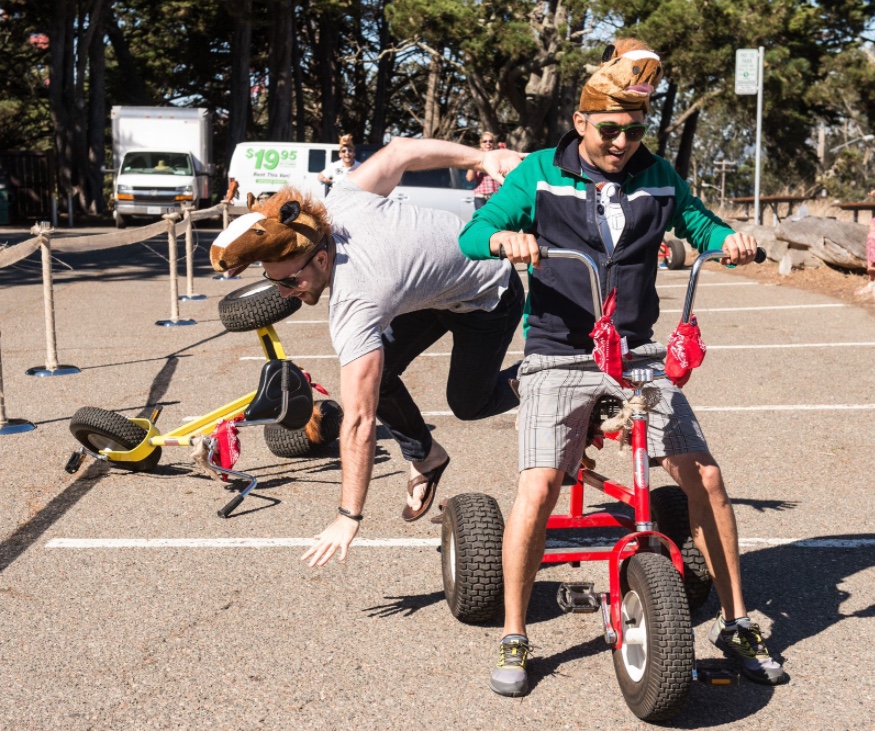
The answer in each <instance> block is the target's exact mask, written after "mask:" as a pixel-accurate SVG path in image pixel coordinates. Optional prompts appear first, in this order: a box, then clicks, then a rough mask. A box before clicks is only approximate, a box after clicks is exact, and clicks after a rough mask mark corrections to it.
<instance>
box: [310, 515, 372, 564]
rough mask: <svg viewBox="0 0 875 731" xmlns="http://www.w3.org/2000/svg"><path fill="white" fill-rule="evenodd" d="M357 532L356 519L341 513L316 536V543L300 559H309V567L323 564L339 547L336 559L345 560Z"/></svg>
mask: <svg viewBox="0 0 875 731" xmlns="http://www.w3.org/2000/svg"><path fill="white" fill-rule="evenodd" d="M358 532H359V524H358V521H357V520H351V519H350V518H347V517H345V516H343V515H338V516H337V517H336V518H335V519H334V520H333V521H332V522H331V525H329V526H328V527H327V528H326V529H325V530H323V531H322V532H321V533H320V534H319V535H318V536H316V545H315V546H313V547H312V548H310V549H309V550H308V551H307V552H306V553H305V554H304V555H303V556H301V561H306V560H308V559H310V563H309V564H308V565H309V567H310V568H313V567H314V566H324V565H325V564H327V563H328V561H330V560H331V557H332V556H333V555H334V554H335V553H336V552H337V550H338V549H340V556H338V561H345V560H346V552H347V549H348V548H349V544H350V543H352V539H353V538H355V536H356V534H357V533H358Z"/></svg>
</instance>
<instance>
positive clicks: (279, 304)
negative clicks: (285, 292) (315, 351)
mask: <svg viewBox="0 0 875 731" xmlns="http://www.w3.org/2000/svg"><path fill="white" fill-rule="evenodd" d="M300 308H301V300H299V299H298V298H297V297H288V298H285V297H282V296H280V291H279V289H277V287H276V286H275V285H273V284H271V283H270V282H268V281H267V280H264V279H262V280H260V281H257V282H253V283H252V284H247V285H246V286H245V287H240V289H235V290H234V291H233V292H230V293H229V294H226V295H225V296H224V297H223V298H222V299H220V300H219V319H220V320H221V321H222V324H223V325H224V326H225V329H226V330H228V331H229V332H248V331H249V330H258V328H260V327H267V326H268V325H273V324H275V323H277V322H279V321H280V320H285V319H286V318H287V317H289V316H290V315H293V314H294V313H295V312H297V311H298V310H299V309H300Z"/></svg>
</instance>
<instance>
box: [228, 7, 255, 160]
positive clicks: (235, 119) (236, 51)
mask: <svg viewBox="0 0 875 731" xmlns="http://www.w3.org/2000/svg"><path fill="white" fill-rule="evenodd" d="M237 6H238V3H235V5H234V7H237ZM251 46H252V0H240V2H239V12H238V13H235V14H234V33H233V35H232V36H231V64H232V65H231V69H230V76H231V94H230V105H229V113H228V147H227V149H226V154H225V159H226V160H227V161H228V163H229V164H230V162H231V155H232V154H233V153H234V148H235V147H236V146H237V145H238V144H239V143H240V142H243V141H244V140H245V139H246V128H247V126H248V122H249V104H250V91H251V87H252V84H251V83H250V81H249V66H250V54H251Z"/></svg>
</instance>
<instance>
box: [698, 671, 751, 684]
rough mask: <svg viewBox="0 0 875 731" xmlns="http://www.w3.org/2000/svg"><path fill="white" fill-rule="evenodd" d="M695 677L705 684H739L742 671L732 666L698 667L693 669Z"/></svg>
mask: <svg viewBox="0 0 875 731" xmlns="http://www.w3.org/2000/svg"><path fill="white" fill-rule="evenodd" d="M693 679H694V680H698V681H699V682H700V683H702V684H704V685H716V686H722V685H738V683H739V680H740V673H739V672H738V671H737V670H732V669H731V668H708V667H701V666H699V667H696V668H694V669H693Z"/></svg>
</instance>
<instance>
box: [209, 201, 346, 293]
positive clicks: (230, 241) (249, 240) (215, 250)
mask: <svg viewBox="0 0 875 731" xmlns="http://www.w3.org/2000/svg"><path fill="white" fill-rule="evenodd" d="M247 203H248V205H249V210H250V213H246V214H244V215H242V216H240V217H239V218H236V219H234V221H232V222H231V224H230V225H229V226H228V228H226V229H225V230H224V231H222V233H220V234H219V235H218V236H217V237H216V240H215V241H214V242H213V245H212V246H211V247H210V263H211V264H212V265H213V269H215V270H216V271H217V272H228V275H229V276H234V275H236V274H239V273H240V272H242V271H243V270H244V269H245V268H246V267H248V266H249V265H250V264H252V263H254V262H256V261H285V260H286V259H293V258H295V257H296V256H300V255H301V254H305V253H307V252H308V251H311V250H312V249H313V248H314V247H316V246H318V245H319V244H320V243H321V242H322V241H323V240H324V239H325V237H326V236H330V235H331V224H330V223H329V222H328V212H327V211H326V210H325V206H324V205H322V203H320V202H319V201H316V200H314V199H313V198H312V197H311V196H309V195H304V194H302V193H301V192H300V191H299V190H296V189H295V188H291V187H289V186H285V187H284V188H280V189H279V190H278V191H277V192H276V193H275V194H274V195H272V196H271V197H270V198H268V199H267V200H266V201H264V202H263V203H258V202H256V201H255V198H254V196H253V195H252V194H251V193H250V194H249V195H248V196H247Z"/></svg>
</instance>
